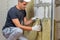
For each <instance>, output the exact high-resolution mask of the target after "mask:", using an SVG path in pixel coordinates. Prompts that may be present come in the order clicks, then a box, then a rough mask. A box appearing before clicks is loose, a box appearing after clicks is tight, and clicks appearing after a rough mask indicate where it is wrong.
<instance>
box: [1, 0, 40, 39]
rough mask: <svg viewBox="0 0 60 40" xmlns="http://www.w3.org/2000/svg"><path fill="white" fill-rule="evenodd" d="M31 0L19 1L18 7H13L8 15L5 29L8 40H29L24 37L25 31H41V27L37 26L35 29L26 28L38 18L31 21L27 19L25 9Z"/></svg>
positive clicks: (4, 32) (4, 33)
mask: <svg viewBox="0 0 60 40" xmlns="http://www.w3.org/2000/svg"><path fill="white" fill-rule="evenodd" d="M30 1H31V0H18V5H16V6H14V7H12V8H11V9H10V10H9V11H8V14H7V20H6V23H5V26H4V27H3V29H2V30H3V35H4V36H5V37H6V38H7V40H17V39H19V40H28V39H27V38H26V37H24V35H23V30H26V31H40V25H35V26H33V27H30V26H24V25H23V23H24V24H25V25H29V24H30V23H32V22H33V21H34V20H36V17H33V18H31V19H30V20H27V19H26V12H25V8H26V5H27V3H28V2H30Z"/></svg>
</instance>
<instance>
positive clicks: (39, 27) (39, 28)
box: [32, 25, 41, 31]
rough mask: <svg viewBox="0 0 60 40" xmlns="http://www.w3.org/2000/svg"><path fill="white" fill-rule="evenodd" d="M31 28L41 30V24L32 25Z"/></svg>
mask: <svg viewBox="0 0 60 40" xmlns="http://www.w3.org/2000/svg"><path fill="white" fill-rule="evenodd" d="M32 30H33V31H41V26H40V25H34V26H33V27H32Z"/></svg>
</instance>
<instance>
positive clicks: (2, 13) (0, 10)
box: [0, 0, 17, 40]
mask: <svg viewBox="0 0 60 40" xmlns="http://www.w3.org/2000/svg"><path fill="white" fill-rule="evenodd" d="M16 4H17V0H0V40H6V39H5V38H4V36H3V35H2V27H3V25H4V23H5V20H6V16H7V11H8V10H9V8H10V7H12V6H14V5H16Z"/></svg>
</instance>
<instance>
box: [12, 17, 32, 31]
mask: <svg viewBox="0 0 60 40" xmlns="http://www.w3.org/2000/svg"><path fill="white" fill-rule="evenodd" d="M12 22H13V23H14V24H15V25H16V26H17V27H18V28H21V29H23V30H27V31H31V30H32V27H30V26H23V25H21V24H20V22H19V20H18V18H16V19H12Z"/></svg>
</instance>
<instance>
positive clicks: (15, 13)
mask: <svg viewBox="0 0 60 40" xmlns="http://www.w3.org/2000/svg"><path fill="white" fill-rule="evenodd" d="M25 16H26V11H25V10H18V9H17V8H16V6H14V7H12V8H11V9H10V10H9V11H8V14H7V18H6V22H5V25H4V27H3V29H5V28H7V27H16V26H15V24H14V23H13V22H12V19H16V18H18V19H19V21H20V23H22V22H23V20H24V17H25ZM3 29H2V30H3Z"/></svg>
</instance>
